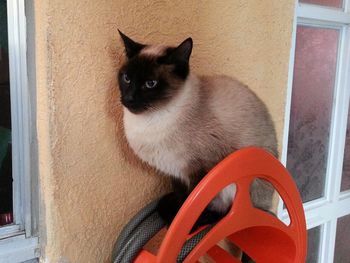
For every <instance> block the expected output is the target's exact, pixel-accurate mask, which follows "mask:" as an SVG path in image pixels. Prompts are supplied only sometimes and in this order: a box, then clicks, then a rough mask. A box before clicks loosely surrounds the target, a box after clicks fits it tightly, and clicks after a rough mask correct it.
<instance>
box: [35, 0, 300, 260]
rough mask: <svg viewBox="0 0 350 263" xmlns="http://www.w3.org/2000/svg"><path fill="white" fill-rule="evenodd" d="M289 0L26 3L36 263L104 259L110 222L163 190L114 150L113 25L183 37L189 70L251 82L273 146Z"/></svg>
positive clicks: (115, 228) (144, 34) (134, 32)
mask: <svg viewBox="0 0 350 263" xmlns="http://www.w3.org/2000/svg"><path fill="white" fill-rule="evenodd" d="M294 2H295V1H294V0H283V1H281V0H250V1H246V0H235V1H231V0H225V1H196V0H192V1H189V0H183V1H170V0H169V1H145V0H137V1H136V0H134V1H130V0H103V1H102V0H100V1H92V0H86V1H81V0H51V1H49V0H41V1H35V11H36V15H35V16H36V59H37V89H38V90H37V104H38V105H37V108H38V113H37V114H38V116H37V120H38V136H39V170H40V189H41V244H42V246H43V250H42V254H43V256H42V258H43V259H44V262H82V263H87V262H108V259H109V255H110V252H111V246H112V243H113V241H114V239H115V237H116V235H117V233H118V232H119V231H120V228H121V227H122V225H123V224H124V223H125V222H126V221H127V220H128V219H129V218H130V217H131V215H132V214H133V213H134V212H135V211H136V210H137V209H139V208H140V207H141V206H142V205H143V204H144V203H146V202H148V201H149V200H151V199H152V198H153V196H155V195H157V194H158V193H159V192H161V191H164V189H165V186H164V184H159V182H160V180H159V178H158V177H157V176H155V175H153V173H152V172H151V171H147V170H145V169H144V168H143V167H141V166H140V165H138V164H137V163H136V162H134V161H130V158H129V155H126V154H124V150H125V143H124V139H123V135H122V132H121V129H120V106H119V105H118V103H117V102H116V100H115V96H116V92H113V90H115V88H116V77H115V74H116V69H117V67H118V64H119V63H120V54H121V53H122V51H123V50H122V47H121V44H120V41H119V37H118V34H117V28H120V29H121V30H122V31H123V32H125V33H126V34H127V35H129V36H131V37H134V38H135V39H137V40H140V41H142V40H144V41H146V42H157V41H160V42H162V43H168V44H176V43H180V42H181V41H182V40H183V39H185V38H186V37H188V36H192V37H193V39H194V50H193V57H192V61H191V64H192V68H193V70H194V71H197V72H199V73H206V74H213V73H223V74H228V75H234V76H236V77H238V78H239V79H241V80H242V81H243V82H245V83H246V84H248V85H249V86H251V87H252V88H253V89H254V90H255V91H256V92H257V93H258V94H259V95H260V96H261V97H262V99H263V100H264V101H265V102H266V103H267V105H268V107H269V108H270V110H271V113H272V115H273V118H274V120H275V122H276V127H277V132H278V137H279V141H280V142H281V138H282V127H283V117H284V104H285V95H286V85H287V72H288V59H289V51H290V44H291V31H292V18H293V11H294ZM113 116H116V117H113ZM126 156H128V157H126Z"/></svg>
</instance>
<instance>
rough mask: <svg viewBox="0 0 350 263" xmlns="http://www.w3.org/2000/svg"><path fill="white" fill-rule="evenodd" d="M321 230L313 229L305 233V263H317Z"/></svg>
mask: <svg viewBox="0 0 350 263" xmlns="http://www.w3.org/2000/svg"><path fill="white" fill-rule="evenodd" d="M320 235H321V228H320V227H315V228H312V229H310V230H309V231H307V257H306V263H317V262H318V252H319V249H320Z"/></svg>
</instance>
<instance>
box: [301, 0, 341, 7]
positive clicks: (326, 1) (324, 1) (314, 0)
mask: <svg viewBox="0 0 350 263" xmlns="http://www.w3.org/2000/svg"><path fill="white" fill-rule="evenodd" d="M299 2H300V3H306V4H313V5H323V6H330V7H337V8H342V7H343V0H300V1H299Z"/></svg>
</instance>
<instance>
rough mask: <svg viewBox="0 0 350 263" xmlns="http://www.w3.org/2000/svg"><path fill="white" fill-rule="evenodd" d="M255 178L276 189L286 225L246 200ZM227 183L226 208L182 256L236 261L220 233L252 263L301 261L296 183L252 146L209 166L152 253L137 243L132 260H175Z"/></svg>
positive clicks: (303, 238)
mask: <svg viewBox="0 0 350 263" xmlns="http://www.w3.org/2000/svg"><path fill="white" fill-rule="evenodd" d="M255 178H261V179H264V180H266V181H268V182H270V183H271V184H272V185H273V186H274V187H275V189H276V190H277V191H278V192H279V194H280V196H281V197H282V199H283V201H284V204H285V206H286V208H287V210H288V212H289V216H290V224H289V225H288V226H287V225H285V224H284V223H282V222H281V221H280V220H279V219H277V218H276V217H274V216H273V215H271V214H269V213H267V212H264V211H262V210H260V209H257V208H254V207H253V206H252V203H251V201H250V200H251V199H250V194H249V192H250V185H251V183H252V181H253V180H254V179H255ZM233 183H234V184H236V187H237V192H236V195H235V198H234V200H233V205H232V207H231V209H230V211H229V213H228V214H227V215H226V216H225V217H224V218H223V219H221V220H220V221H219V222H218V223H217V224H216V225H215V226H213V227H212V228H211V229H210V230H209V232H208V233H207V234H206V235H205V236H204V237H203V238H202V239H201V240H200V242H199V243H198V244H197V245H196V246H195V247H194V248H193V249H192V250H191V252H190V253H189V254H188V255H187V256H186V257H185V259H184V260H183V262H187V263H192V262H198V260H199V258H200V257H201V256H203V255H205V254H207V255H209V256H210V257H211V258H212V259H213V260H214V261H215V262H220V263H225V262H233V263H237V262H240V260H238V259H236V258H234V257H233V256H232V255H230V254H229V253H227V252H226V251H225V250H223V249H222V248H220V247H219V246H217V245H216V244H217V243H218V242H219V241H220V240H222V239H224V238H227V239H229V240H230V241H232V242H233V243H234V244H236V245H237V246H238V247H240V248H241V249H242V250H243V251H245V252H246V253H247V254H248V255H249V256H250V257H251V258H252V259H253V260H254V261H255V262H257V263H303V262H305V258H306V249H307V235H306V224H305V216H304V211H303V207H302V201H301V198H300V195H299V193H298V191H297V188H296V185H295V183H294V181H293V179H292V177H291V176H290V175H289V173H288V171H287V170H286V169H285V168H284V167H283V165H282V164H281V163H280V162H279V161H278V160H277V159H276V158H274V157H273V156H272V155H271V154H269V153H267V152H266V151H264V150H262V149H259V148H253V147H251V148H245V149H242V150H239V151H236V152H234V153H233V154H231V155H230V156H228V157H227V158H225V159H224V160H223V161H222V162H220V163H219V164H218V165H217V166H216V167H215V168H213V169H212V170H211V171H210V172H209V173H208V174H207V175H206V176H205V178H203V180H202V181H201V182H200V183H199V184H198V185H197V187H196V188H195V189H194V190H193V191H192V193H191V194H190V196H189V197H188V198H187V200H186V202H185V203H184V205H183V206H182V207H181V209H180V210H179V212H178V214H177V216H176V217H175V219H174V221H173V223H172V224H171V226H170V227H169V229H168V231H167V233H166V235H165V238H164V240H163V242H162V244H161V246H160V249H159V251H158V254H157V255H153V254H151V253H150V252H148V251H147V250H144V249H143V250H142V251H141V252H140V253H139V254H138V255H137V257H136V259H135V260H134V262H136V263H154V262H157V263H171V262H178V261H177V259H178V255H179V253H180V251H181V249H182V248H183V245H184V243H185V242H186V241H187V240H188V238H189V233H190V230H191V228H192V226H193V225H194V223H195V222H196V220H197V218H198V217H199V215H200V214H201V212H202V211H203V210H204V209H205V208H206V206H207V205H208V204H209V203H210V201H211V200H212V199H213V198H214V197H215V196H216V195H217V194H218V193H219V192H220V191H221V190H222V189H223V188H225V187H226V186H228V185H230V184H233Z"/></svg>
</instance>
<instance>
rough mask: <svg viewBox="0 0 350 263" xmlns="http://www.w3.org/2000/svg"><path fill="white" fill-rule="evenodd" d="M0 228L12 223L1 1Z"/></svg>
mask: <svg viewBox="0 0 350 263" xmlns="http://www.w3.org/2000/svg"><path fill="white" fill-rule="evenodd" d="M0 200H1V202H0V226H1V225H6V224H9V223H12V217H13V216H12V161H11V112H10V81H9V63H8V45H7V7H6V0H1V1H0Z"/></svg>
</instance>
